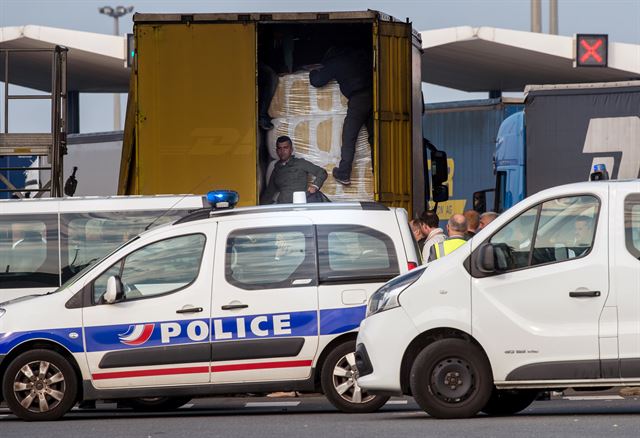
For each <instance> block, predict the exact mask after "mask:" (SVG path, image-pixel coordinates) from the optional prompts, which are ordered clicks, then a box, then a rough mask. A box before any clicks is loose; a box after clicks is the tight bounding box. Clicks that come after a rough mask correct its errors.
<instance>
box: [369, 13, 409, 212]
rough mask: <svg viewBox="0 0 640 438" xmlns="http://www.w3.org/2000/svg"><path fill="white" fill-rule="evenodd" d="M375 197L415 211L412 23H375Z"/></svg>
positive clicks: (389, 203) (386, 202) (388, 203)
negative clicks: (413, 189) (413, 186)
mask: <svg viewBox="0 0 640 438" xmlns="http://www.w3.org/2000/svg"><path fill="white" fill-rule="evenodd" d="M373 43H374V53H375V58H374V59H375V72H374V75H375V77H374V132H375V135H374V169H376V170H375V173H374V177H375V186H376V200H377V201H380V202H383V203H385V204H387V205H391V206H395V207H403V208H405V209H406V210H407V211H408V212H409V214H411V213H412V199H411V198H412V190H411V182H412V166H411V163H412V144H413V139H412V130H411V123H412V120H411V104H412V101H411V91H412V90H411V25H410V24H405V23H398V22H384V21H378V22H377V25H376V26H374V42H373Z"/></svg>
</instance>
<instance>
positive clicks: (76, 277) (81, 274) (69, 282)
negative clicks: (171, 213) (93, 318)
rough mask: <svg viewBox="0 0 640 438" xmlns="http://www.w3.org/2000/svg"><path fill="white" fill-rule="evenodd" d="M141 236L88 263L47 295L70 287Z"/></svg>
mask: <svg viewBox="0 0 640 438" xmlns="http://www.w3.org/2000/svg"><path fill="white" fill-rule="evenodd" d="M139 238H140V236H135V237H134V238H133V239H131V240H129V241H127V242H125V243H123V244H122V245H120V246H119V247H117V248H116V249H114V250H113V251H111V252H110V253H108V254H106V255H105V256H103V257H100V258H99V259H98V260H96V261H94V262H92V263H89V264H87V265H86V266H85V267H84V268H82V270H81V271H80V272H78V273H77V274H75V275H74V276H73V277H71V278H69V279H68V280H67V281H65V282H64V283H63V284H62V286H60V287H59V288H57V289H56V290H54V291H51V292H49V293H47V295H49V294H54V293H57V292H60V291H61V290H64V289H66V288H68V287H70V286H71V285H72V284H74V283H75V282H76V281H78V280H80V279H81V278H82V277H84V276H85V275H86V274H87V272H89V271H91V269H92V268H93V267H94V266H95V265H97V264H98V263H100V262H101V261H102V260H104V259H106V258H107V257H109V256H110V255H111V254H113V253H115V252H116V251H119V250H120V249H121V248H124V247H125V246H127V245H129V244H130V243H132V242H135V241H136V240H138V239H139Z"/></svg>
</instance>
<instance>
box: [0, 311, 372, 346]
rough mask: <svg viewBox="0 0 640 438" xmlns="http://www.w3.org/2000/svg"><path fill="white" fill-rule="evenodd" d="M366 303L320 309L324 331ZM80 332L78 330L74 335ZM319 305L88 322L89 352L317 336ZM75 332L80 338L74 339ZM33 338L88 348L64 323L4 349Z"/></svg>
mask: <svg viewBox="0 0 640 438" xmlns="http://www.w3.org/2000/svg"><path fill="white" fill-rule="evenodd" d="M365 311H366V306H359V307H349V308H338V309H324V310H321V311H320V334H321V335H336V334H340V333H345V332H348V331H351V330H353V329H356V328H358V326H359V325H360V321H362V319H364V316H365ZM73 333H75V335H73ZM317 334H318V316H317V312H316V311H315V310H307V311H301V312H290V313H273V314H258V315H243V316H237V317H225V318H213V319H191V320H183V321H158V322H134V323H131V324H115V325H108V326H93V327H92V326H89V327H85V330H84V336H85V338H86V345H87V351H88V352H94V351H114V350H124V349H131V348H137V347H154V346H155V347H158V346H167V345H180V344H190V343H198V342H214V343H215V342H218V341H230V340H239V339H265V338H280V337H307V336H317ZM74 337H75V339H74ZM30 339H49V340H51V341H54V342H58V343H60V344H61V345H63V346H65V347H66V348H67V349H69V351H71V352H72V353H80V352H82V351H83V340H82V329H81V328H65V329H51V330H39V331H34V332H9V333H3V334H0V354H6V353H8V352H9V351H11V350H12V349H13V348H14V347H15V346H16V345H18V344H20V343H22V342H25V341H28V340H30Z"/></svg>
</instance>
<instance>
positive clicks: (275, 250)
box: [225, 226, 317, 290]
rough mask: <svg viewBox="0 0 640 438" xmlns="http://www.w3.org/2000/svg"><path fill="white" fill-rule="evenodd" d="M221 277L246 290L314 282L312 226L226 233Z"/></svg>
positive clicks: (297, 285) (242, 230)
mask: <svg viewBox="0 0 640 438" xmlns="http://www.w3.org/2000/svg"><path fill="white" fill-rule="evenodd" d="M225 277H226V280H227V282H228V283H230V284H232V285H234V286H237V287H239V288H242V289H248V290H259V289H276V288H288V287H303V286H312V285H315V284H317V281H316V263H315V246H314V239H313V228H312V227H310V226H309V227H305V226H303V227H271V228H267V227H265V228H250V229H241V230H236V231H234V232H232V233H230V234H229V236H228V237H227V243H226V256H225Z"/></svg>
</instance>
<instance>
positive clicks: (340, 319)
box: [320, 306, 367, 335]
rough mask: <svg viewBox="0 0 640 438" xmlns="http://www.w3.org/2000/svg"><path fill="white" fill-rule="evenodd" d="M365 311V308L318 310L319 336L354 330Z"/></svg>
mask: <svg viewBox="0 0 640 438" xmlns="http://www.w3.org/2000/svg"><path fill="white" fill-rule="evenodd" d="M366 311H367V306H359V307H348V308H346V309H324V310H320V334H321V335H335V334H339V333H345V332H348V331H351V330H353V329H356V328H358V327H359V326H360V322H361V321H362V320H363V319H364V316H365V313H366Z"/></svg>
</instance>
